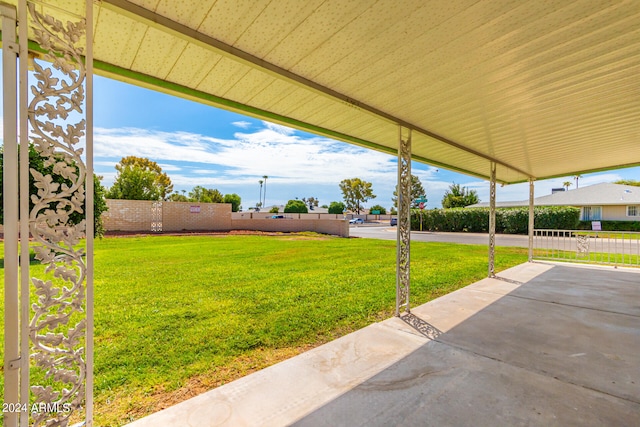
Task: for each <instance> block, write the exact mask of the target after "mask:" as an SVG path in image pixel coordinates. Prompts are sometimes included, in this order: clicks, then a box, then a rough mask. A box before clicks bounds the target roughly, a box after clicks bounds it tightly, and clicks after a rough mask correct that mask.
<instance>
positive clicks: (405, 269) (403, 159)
mask: <svg viewBox="0 0 640 427" xmlns="http://www.w3.org/2000/svg"><path fill="white" fill-rule="evenodd" d="M398 131H399V134H398V231H397V233H398V234H397V255H396V316H400V310H401V309H402V308H404V309H405V311H406V312H407V313H408V312H409V311H410V308H409V292H410V283H411V280H410V260H411V257H410V247H411V210H410V207H411V129H406V128H404V129H403V127H402V126H398ZM403 131H404V132H403Z"/></svg>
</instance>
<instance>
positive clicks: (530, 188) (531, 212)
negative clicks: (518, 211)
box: [529, 178, 535, 262]
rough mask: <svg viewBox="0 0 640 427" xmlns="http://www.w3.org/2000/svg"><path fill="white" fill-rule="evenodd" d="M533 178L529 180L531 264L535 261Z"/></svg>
mask: <svg viewBox="0 0 640 427" xmlns="http://www.w3.org/2000/svg"><path fill="white" fill-rule="evenodd" d="M533 190H534V188H533V178H529V262H532V261H533V227H534V219H535V212H534V210H533V197H534V191H533Z"/></svg>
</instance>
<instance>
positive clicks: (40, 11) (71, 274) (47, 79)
mask: <svg viewBox="0 0 640 427" xmlns="http://www.w3.org/2000/svg"><path fill="white" fill-rule="evenodd" d="M89 6H91V4H90V5H89ZM19 7H20V8H22V13H21V14H20V16H21V17H22V20H20V21H19V25H20V26H25V25H27V26H28V34H29V39H31V40H33V41H34V42H35V43H36V44H37V45H38V46H39V48H40V49H39V50H38V57H39V58H41V59H35V60H32V61H30V64H29V65H30V67H32V69H33V71H32V73H30V75H29V76H27V74H26V67H24V68H22V69H23V70H25V72H24V73H23V75H21V76H20V78H21V79H23V80H24V81H27V82H28V85H27V89H28V98H27V97H24V98H26V99H27V103H28V105H26V106H22V107H21V109H22V110H21V111H22V113H23V116H24V117H26V120H27V121H28V139H27V140H26V142H25V139H22V144H27V143H28V144H30V145H32V147H33V148H34V149H35V151H36V152H37V158H36V159H35V160H33V159H32V160H31V161H32V162H33V161H37V162H42V164H43V165H42V167H36V166H35V165H34V164H33V163H29V162H30V160H29V159H28V158H26V159H25V158H24V157H23V158H21V164H22V166H23V169H25V166H29V172H30V175H31V178H32V180H33V185H34V187H35V193H33V192H32V193H31V195H30V202H31V207H30V208H29V214H28V219H27V218H23V220H24V221H26V220H28V224H29V232H30V234H31V236H32V243H31V249H32V250H33V251H34V252H35V258H36V259H37V260H38V261H40V262H41V263H42V264H44V265H45V268H44V271H43V272H41V273H37V274H34V275H33V276H32V277H31V278H30V285H31V289H30V292H29V293H31V294H32V296H33V297H32V303H31V306H30V309H31V313H30V315H29V318H30V320H29V324H28V335H29V337H28V340H29V342H30V344H29V355H28V357H29V364H28V365H27V366H26V368H27V369H28V372H23V373H22V375H21V381H22V382H23V384H24V383H25V381H27V382H28V384H29V388H28V390H29V392H30V394H31V395H30V396H24V395H22V396H21V401H22V402H23V403H27V402H28V406H27V407H26V413H24V412H25V411H24V410H23V413H22V415H21V418H22V422H24V417H29V419H30V421H29V423H30V424H32V425H33V426H66V425H68V424H69V423H70V422H71V420H72V419H73V420H82V419H85V423H86V425H91V424H92V423H91V420H90V416H88V417H87V414H89V412H90V411H89V410H87V408H86V405H87V398H86V393H87V377H88V376H91V368H90V366H89V367H88V363H87V358H88V357H90V356H88V352H87V347H90V343H89V342H88V341H89V340H91V338H90V337H89V336H88V335H87V323H88V320H87V304H88V301H87V286H88V284H87V275H88V273H89V272H90V267H88V266H87V260H86V254H87V244H88V243H87V242H92V239H93V235H92V233H93V226H92V225H91V226H89V227H87V225H88V224H87V220H89V221H93V219H92V218H89V219H87V218H86V211H87V209H86V202H87V199H86V191H85V184H86V183H87V182H89V183H91V182H93V181H92V180H91V179H89V180H88V181H87V175H88V174H92V172H91V171H87V168H86V165H85V161H84V160H83V156H84V147H85V146H89V145H90V144H91V141H90V139H89V140H87V138H86V135H87V118H86V117H87V116H86V115H87V108H90V105H89V106H88V105H87V102H86V85H87V67H86V62H85V61H86V60H87V58H91V56H90V54H89V55H88V56H87V50H86V49H85V48H84V45H85V43H86V40H87V39H88V38H89V39H90V34H91V33H90V32H89V33H88V34H87V27H86V23H87V19H86V18H85V17H83V16H78V15H76V14H72V13H70V14H69V16H68V19H67V20H65V22H62V21H60V20H57V19H54V18H52V17H51V16H50V15H48V14H47V9H48V6H47V5H46V3H42V2H26V1H24V0H23V1H21V2H20V5H19ZM25 7H26V11H24V8H25ZM58 12H59V10H58ZM25 32H26V31H25ZM22 49H24V50H22ZM26 50H27V46H26V38H24V39H21V51H23V52H24V51H26ZM20 60H21V61H26V60H27V58H26V55H25V56H24V57H21V58H20ZM25 107H26V108H25ZM24 113H26V114H24ZM24 117H23V120H24ZM89 191H92V187H89ZM23 194H24V193H23ZM89 201H91V203H92V202H93V198H92V197H89ZM89 211H92V210H91V209H90V210H89ZM87 230H89V231H90V232H91V234H90V235H87ZM85 238H86V240H85ZM23 243H24V240H23ZM22 268H23V269H26V268H28V267H27V266H25V265H22ZM33 270H36V269H33ZM26 339H27V338H26V337H24V336H23V337H22V340H23V342H25V341H26ZM22 357H23V358H24V357H27V355H25V354H23V355H22ZM23 366H24V365H23ZM90 388H91V387H89V390H88V392H89V393H91V390H90ZM23 390H24V389H23ZM23 394H24V393H23ZM89 405H90V403H89ZM87 418H89V419H87Z"/></svg>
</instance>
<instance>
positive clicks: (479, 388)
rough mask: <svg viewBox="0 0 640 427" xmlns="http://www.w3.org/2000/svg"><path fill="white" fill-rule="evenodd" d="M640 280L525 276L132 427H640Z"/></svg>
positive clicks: (528, 270) (533, 271)
mask: <svg viewBox="0 0 640 427" xmlns="http://www.w3.org/2000/svg"><path fill="white" fill-rule="evenodd" d="M639 325H640V270H637V269H636V270H632V269H628V270H627V269H613V268H609V267H586V266H575V265H567V264H541V263H533V264H522V265H520V266H517V267H514V268H512V269H510V270H507V271H505V272H502V273H501V274H500V278H498V279H484V280H482V281H480V282H477V283H475V284H473V285H470V286H467V287H466V288H463V289H461V290H458V291H456V292H454V293H451V294H449V295H446V296H444V297H442V298H439V299H437V300H435V301H432V302H430V303H427V304H424V305H422V306H420V307H417V308H415V309H414V310H412V313H411V315H408V316H404V318H403V319H399V318H391V319H388V320H385V321H383V322H380V323H377V324H373V325H370V326H368V327H366V328H364V329H361V330H359V331H356V332H354V333H352V334H349V335H347V336H345V337H342V338H340V339H337V340H335V341H332V342H330V343H327V344H325V345H323V346H321V347H318V348H315V349H313V350H311V351H309V352H307V353H304V354H301V355H299V356H297V357H294V358H292V359H289V360H286V361H284V362H281V363H279V364H277V365H274V366H271V367H269V368H266V369H264V370H262V371H259V372H257V373H254V374H252V375H249V376H247V377H244V378H241V379H239V380H237V381H234V382H232V383H229V384H227V385H224V386H222V387H219V388H217V389H214V390H211V391H209V392H207V393H204V394H202V395H200V396H197V397H195V398H193V399H190V400H188V401H185V402H182V403H180V404H178V405H175V406H173V407H171V408H168V409H166V410H164V411H161V412H158V413H156V414H152V415H150V416H148V417H146V418H143V419H141V420H138V421H136V422H134V423H132V424H129V426H130V427H148V426H154V427H161V426H234V427H235V426H284V425H296V426H396V425H434V426H443V425H446V426H467V425H474V426H498V425H509V426H514V425H540V426H554V425H556V426H572V425H575V426H596V425H637V423H638V420H639V419H640V376H639V375H638V372H640V326H639Z"/></svg>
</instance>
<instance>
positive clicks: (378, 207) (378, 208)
mask: <svg viewBox="0 0 640 427" xmlns="http://www.w3.org/2000/svg"><path fill="white" fill-rule="evenodd" d="M373 211H379V212H380V215H386V214H387V209H386V208H385V207H384V206H382V205H373V206H371V207H370V208H369V213H371V212H373Z"/></svg>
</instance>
